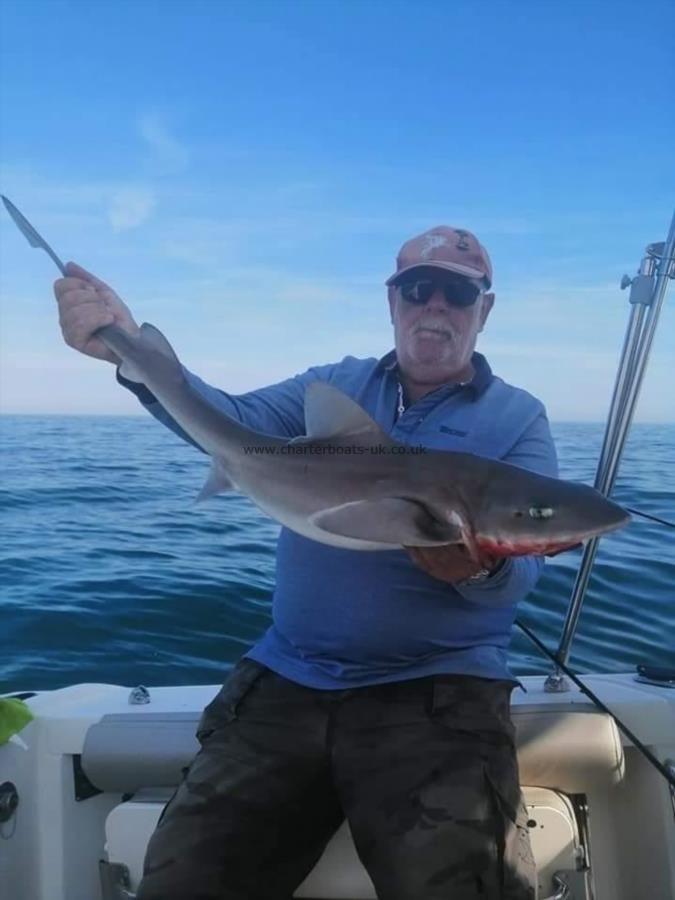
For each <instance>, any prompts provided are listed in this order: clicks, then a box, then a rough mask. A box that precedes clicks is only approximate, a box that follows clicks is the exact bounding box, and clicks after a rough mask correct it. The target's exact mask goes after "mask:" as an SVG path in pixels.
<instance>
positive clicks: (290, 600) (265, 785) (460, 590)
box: [55, 226, 557, 900]
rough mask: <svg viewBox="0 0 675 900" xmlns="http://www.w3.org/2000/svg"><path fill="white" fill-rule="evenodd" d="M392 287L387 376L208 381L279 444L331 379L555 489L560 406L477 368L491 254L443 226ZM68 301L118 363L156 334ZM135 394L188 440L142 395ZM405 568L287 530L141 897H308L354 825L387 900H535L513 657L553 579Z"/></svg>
mask: <svg viewBox="0 0 675 900" xmlns="http://www.w3.org/2000/svg"><path fill="white" fill-rule="evenodd" d="M387 285H388V290H389V307H390V312H391V320H392V323H393V325H394V336H395V350H393V351H392V352H390V353H389V354H387V355H386V356H385V357H384V358H383V359H380V360H377V359H355V358H354V357H346V358H345V359H343V360H342V361H341V362H339V363H335V364H331V365H324V366H318V367H315V368H312V369H309V370H308V371H307V372H305V373H303V374H301V375H297V376H295V377H294V378H290V379H288V380H287V381H283V382H281V383H279V384H276V385H272V386H269V387H266V388H262V389H260V390H256V391H252V392H250V393H247V394H243V395H237V396H233V395H228V394H226V393H223V392H222V391H220V390H217V389H216V388H213V387H210V386H209V385H206V384H205V383H204V382H202V381H201V380H200V379H199V378H197V376H195V375H192V374H191V373H188V377H189V379H190V380H191V383H192V384H193V385H194V386H195V387H196V388H197V389H198V390H199V391H200V392H201V393H202V394H203V395H204V396H206V397H207V398H208V399H209V400H210V401H211V402H213V403H214V404H216V405H217V406H219V407H220V408H221V409H223V410H225V411H226V412H227V413H228V414H230V415H232V416H234V417H235V418H237V419H239V420H240V421H242V422H245V423H246V424H247V425H249V426H251V427H253V428H255V429H257V430H259V431H263V432H268V433H273V434H277V435H287V436H288V437H295V436H298V435H301V434H304V431H305V428H304V415H303V398H304V392H305V388H306V386H307V385H308V384H309V383H311V382H312V381H314V380H317V379H320V380H324V381H329V382H331V383H332V384H334V385H336V386H337V387H338V388H340V389H341V390H343V391H344V392H345V393H347V394H349V395H350V396H352V397H353V398H354V399H355V400H356V401H357V402H358V403H360V404H361V405H362V406H363V407H364V408H365V409H366V410H367V411H368V412H369V413H370V415H371V416H372V417H373V418H374V419H375V420H376V421H377V422H378V423H379V424H380V425H381V426H382V427H383V428H384V429H385V430H386V431H388V432H389V433H390V434H391V435H392V436H393V437H394V438H396V439H397V440H399V441H402V442H408V443H415V444H422V445H425V446H427V447H431V448H436V449H447V450H461V451H463V452H469V453H476V454H480V455H482V456H488V457H492V458H496V459H501V460H505V461H507V462H510V463H512V464H515V465H519V466H523V467H525V468H529V469H532V470H533V471H537V472H541V473H543V474H546V475H555V474H556V471H557V469H556V460H555V451H554V449H553V444H552V440H551V436H550V431H549V427H548V423H547V420H546V414H545V411H544V408H543V406H542V404H541V403H540V402H539V401H538V400H536V399H535V398H534V397H532V396H531V395H529V394H528V393H526V392H525V391H522V390H519V389H517V388H514V387H511V386H510V385H507V384H505V383H504V382H503V381H502V380H501V379H499V378H498V377H496V376H494V375H493V374H492V372H491V370H490V367H489V365H488V363H487V361H486V360H485V358H484V357H483V356H481V355H480V354H479V353H476V352H475V349H474V348H475V344H476V338H477V336H478V334H479V332H480V331H482V329H483V326H484V325H485V322H486V321H487V318H488V315H489V313H490V310H491V308H492V305H493V302H494V295H493V294H492V293H490V288H491V285H492V268H491V264H490V260H489V257H488V254H487V252H486V251H485V249H484V248H483V247H482V245H481V244H480V243H479V242H478V240H477V239H476V238H475V236H474V235H472V234H471V233H470V232H468V231H466V230H463V229H456V228H450V227H447V226H439V227H436V228H433V229H431V230H430V231H427V232H425V233H424V234H422V235H420V236H418V237H415V238H413V239H411V240H409V241H408V242H406V243H405V244H404V245H403V247H402V248H401V251H400V253H399V255H398V258H397V269H396V272H395V273H394V274H393V275H392V276H391V277H390V278H389V279H388V281H387ZM55 292H56V296H57V299H58V301H59V307H60V313H61V324H62V329H63V332H64V336H65V339H66V341H67V342H68V343H69V344H70V345H71V346H74V347H76V348H77V349H79V350H81V351H82V352H85V353H88V354H90V355H92V356H96V357H98V358H101V359H107V360H109V361H110V362H117V360H116V359H115V358H114V355H113V354H112V353H110V351H109V350H108V349H107V348H106V347H105V346H104V345H103V344H102V343H101V342H100V341H98V340H97V339H96V337H95V336H94V332H95V331H96V329H97V328H99V327H100V326H102V325H105V324H109V323H110V322H113V321H114V322H117V324H119V325H120V326H122V327H124V328H127V329H129V330H130V331H134V330H136V329H137V327H138V326H137V325H136V323H135V321H134V319H133V317H132V316H131V314H130V312H129V310H128V309H127V308H126V307H125V306H124V304H123V303H122V301H121V300H120V299H119V297H118V296H117V295H116V294H115V293H114V292H113V291H112V290H111V289H110V288H109V287H108V286H107V285H105V284H104V283H103V282H101V281H99V280H98V279H96V278H95V277H94V276H92V275H90V274H89V273H88V272H86V271H85V270H83V269H81V268H79V267H78V266H75V265H74V264H72V263H71V264H69V268H68V276H67V277H66V278H63V279H59V280H58V281H57V282H56V285H55ZM118 380H119V381H120V383H122V384H123V385H124V386H125V387H128V388H129V389H130V390H132V391H133V392H134V393H135V394H136V395H137V396H138V398H139V399H140V401H141V402H142V403H143V404H144V405H145V406H146V407H147V409H148V410H149V412H151V413H152V414H153V415H154V416H155V417H156V418H157V419H159V420H160V421H161V422H163V423H164V424H165V425H167V426H168V427H169V428H172V429H173V430H174V431H176V432H177V433H178V434H180V435H181V436H182V437H185V438H186V439H187V437H186V435H185V434H184V433H183V432H182V431H181V429H180V428H179V427H178V426H177V425H176V423H175V422H173V420H172V419H171V418H170V416H169V415H168V413H167V412H166V411H165V410H164V409H163V408H162V407H161V405H160V404H159V403H158V402H157V400H156V399H155V397H154V396H153V395H152V394H150V393H149V391H148V390H147V389H146V388H145V387H144V386H143V385H139V384H133V383H131V382H128V381H125V380H124V379H123V378H121V376H119V375H118ZM421 464H423V458H422V462H421ZM407 551H408V552H406V551H404V550H401V551H386V552H378V553H362V552H356V551H350V550H342V549H337V548H334V547H329V546H326V545H323V544H317V543H315V542H313V541H310V540H308V539H306V538H304V537H302V536H300V535H297V534H295V533H294V532H291V531H289V530H287V529H282V531H281V535H280V538H279V543H278V549H277V570H276V588H275V592H274V600H273V622H272V625H271V626H270V627H269V629H268V630H267V631H266V633H265V634H264V635H263V636H262V637H261V639H260V640H259V641H258V642H257V643H256V644H255V645H254V646H253V647H252V648H251V649H250V650H249V651H248V652H247V653H246V654H245V656H244V657H243V658H242V659H241V660H240V661H239V662H238V663H237V665H236V666H235V668H234V670H233V671H232V673H231V674H230V675H229V677H228V679H227V680H226V682H225V685H224V687H223V688H222V690H221V691H220V692H219V694H218V695H217V696H216V698H215V699H214V700H213V701H212V703H210V704H209V706H207V708H206V709H205V711H204V713H203V715H202V719H201V721H200V724H199V728H198V738H199V741H200V743H201V747H202V749H201V750H200V752H199V753H198V754H197V756H196V757H195V759H194V760H193V762H192V764H191V766H190V768H189V770H188V771H187V773H186V776H185V779H184V781H183V783H182V784H181V785H180V786H179V788H178V789H177V791H176V793H175V794H174V796H173V798H172V800H171V801H170V802H169V804H168V805H167V807H166V809H165V810H164V813H163V815H162V819H161V820H160V823H159V825H158V827H157V830H156V831H155V833H154V835H153V836H152V838H151V840H150V844H149V847H148V852H147V857H146V864H145V874H144V878H143V881H142V884H141V886H140V888H139V892H138V897H139V900H160V898H161V900H172V898H176V900H178V898H180V900H190V898H191V900H199V898H202V900H288V898H290V897H291V896H292V895H293V892H294V890H295V888H296V887H297V886H298V885H299V884H300V883H301V882H302V881H303V879H304V878H305V876H306V875H307V874H308V872H309V871H310V870H311V869H312V867H313V866H314V864H315V863H316V861H317V860H318V859H319V857H320V855H321V853H322V851H323V849H324V847H325V846H326V844H327V842H328V840H329V839H330V837H331V836H332V834H333V833H334V832H335V831H336V829H337V828H338V827H339V825H340V823H341V821H342V820H343V819H344V817H345V816H346V817H347V819H348V820H349V824H350V827H351V831H352V835H353V837H354V842H355V845H356V848H357V850H358V853H359V856H360V858H361V860H362V861H363V863H364V865H365V867H366V869H367V870H368V872H369V874H370V876H371V878H372V880H373V883H374V885H375V888H376V891H377V894H378V896H379V897H380V898H382V900H441V898H443V900H479V898H480V900H487V898H494V900H497V898H500V900H506V898H510V900H516V898H517V900H525V898H527V900H531V898H534V896H535V892H536V888H535V882H536V877H535V875H534V866H533V861H532V856H531V852H530V847H529V838H528V834H527V827H526V824H525V817H524V809H523V806H522V802H521V798H520V787H519V781H518V767H517V761H516V755H515V748H514V742H513V739H514V732H513V726H512V724H511V720H510V714H509V700H510V695H511V692H512V690H513V687H514V685H515V683H516V682H515V681H514V679H513V677H512V676H511V674H510V673H509V671H508V668H507V665H506V653H507V646H508V643H509V638H510V631H511V627H512V623H513V619H514V615H515V608H516V604H517V603H518V601H519V600H521V599H522V598H523V597H524V596H525V595H526V594H527V593H528V591H529V590H530V589H531V588H532V586H533V585H534V583H535V581H536V580H537V577H538V575H539V573H540V570H541V563H540V561H539V560H535V559H533V558H519V559H509V560H498V559H494V558H490V557H484V558H483V559H481V560H479V562H478V563H477V562H476V561H475V560H473V559H471V558H469V556H468V555H467V554H466V553H465V552H464V550H463V549H462V548H458V547H454V546H453V547H450V546H448V547H441V548H432V549H428V548H425V549H421V548H407Z"/></svg>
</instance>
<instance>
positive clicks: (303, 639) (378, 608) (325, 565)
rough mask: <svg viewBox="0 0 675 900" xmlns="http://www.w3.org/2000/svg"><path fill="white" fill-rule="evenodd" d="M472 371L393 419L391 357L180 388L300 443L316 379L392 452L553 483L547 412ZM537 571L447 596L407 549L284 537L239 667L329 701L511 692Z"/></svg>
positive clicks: (482, 366) (533, 562)
mask: <svg viewBox="0 0 675 900" xmlns="http://www.w3.org/2000/svg"><path fill="white" fill-rule="evenodd" d="M472 362H473V364H474V370H475V375H474V378H473V379H472V381H470V382H469V383H467V384H465V385H461V386H460V385H445V386H443V387H440V388H438V389H437V390H435V391H433V392H431V393H429V394H427V395H426V396H424V397H422V398H421V399H420V400H418V401H416V402H415V403H413V404H412V405H411V406H409V407H408V408H407V409H406V410H405V412H404V413H403V414H402V415H401V416H400V418H398V419H397V418H396V414H397V405H398V392H397V384H398V377H397V363H396V356H395V352H394V351H392V352H391V353H389V354H387V355H386V356H385V357H383V358H382V359H380V360H377V359H356V358H355V357H352V356H347V357H345V359H343V360H342V361H341V362H338V363H333V364H330V365H325V366H318V367H312V368H311V369H308V370H307V371H306V372H304V373H302V374H300V375H296V376H295V377H293V378H289V379H287V380H286V381H282V382H280V383H279V384H274V385H270V386H269V387H265V388H261V389H259V390H255V391H251V392H250V393H246V394H239V395H232V394H227V393H224V392H223V391H220V390H218V389H217V388H214V387H212V386H210V385H207V384H206V383H205V382H203V381H202V380H201V379H199V378H198V377H197V376H196V375H193V374H192V373H191V372H188V371H187V370H186V376H187V377H188V379H189V381H190V382H191V384H192V385H193V386H194V388H195V389H196V390H198V391H199V393H200V394H202V395H203V396H204V397H206V398H207V399H208V400H209V401H210V402H211V403H213V404H214V405H215V406H217V407H218V408H220V409H222V410H223V411H224V412H226V413H227V414H228V415H230V416H233V417H234V418H235V419H238V420H239V421H241V422H243V423H245V424H246V425H247V426H248V427H250V428H253V429H256V430H258V431H261V432H264V433H267V434H275V435H283V436H286V437H288V438H292V437H296V436H298V435H302V434H305V422H304V393H305V388H306V386H307V385H308V384H309V383H310V382H312V381H315V380H321V381H327V382H330V383H331V384H333V385H335V386H336V387H338V388H339V389H340V390H342V391H344V393H346V394H348V395H349V396H350V397H352V398H353V399H354V400H356V402H357V403H359V404H360V405H361V406H362V407H363V408H364V409H365V410H366V411H367V412H368V413H369V414H370V415H371V416H372V418H373V419H375V421H376V422H377V423H378V424H379V425H380V426H381V427H382V428H383V429H384V431H386V432H388V433H389V434H390V435H391V436H392V437H393V438H395V439H396V440H398V441H401V442H403V443H410V444H415V445H419V444H421V445H423V446H426V447H429V448H433V449H440V450H456V451H462V452H465V453H475V454H478V455H480V456H485V457H489V458H491V459H500V460H504V461H505V462H508V463H511V464H512V465H517V466H522V467H523V468H526V469H530V470H532V471H534V472H539V473H541V474H544V475H550V476H557V471H558V469H557V461H556V454H555V449H554V446H553V440H552V438H551V433H550V429H549V425H548V420H547V418H546V412H545V410H544V407H543V405H542V404H541V402H540V401H539V400H537V399H536V398H535V397H533V396H532V395H531V394H529V393H527V392H526V391H524V390H521V389H519V388H515V387H512V386H511V385H509V384H506V383H505V382H504V381H502V379H501V378H498V377H496V376H495V375H493V373H492V371H491V370H490V366H489V365H488V363H487V360H486V359H485V358H484V357H483V356H482V355H481V354H479V353H474V355H473V359H472ZM118 380H119V381H120V382H121V383H122V384H123V385H124V386H126V387H128V388H130V389H131V390H133V391H134V393H136V394H137V396H138V397H139V399H140V400H141V402H142V403H143V404H144V405H145V406H146V407H147V409H148V410H149V412H151V413H152V415H153V416H155V418H157V419H158V420H159V421H160V422H162V423H163V424H164V425H166V426H168V427H169V428H171V429H172V430H173V431H175V432H176V433H177V434H178V435H180V436H181V437H182V438H184V439H185V440H188V441H190V443H194V442H193V441H191V440H190V438H188V436H187V435H186V434H185V433H184V432H183V430H182V429H181V428H180V426H178V425H177V424H176V423H175V422H174V421H173V419H172V418H171V417H170V416H169V414H168V413H167V412H166V410H165V409H164V408H163V407H162V406H161V405H160V404H159V403H158V402H157V400H156V399H155V398H154V396H153V395H152V394H151V393H150V392H149V391H148V390H147V389H146V388H145V387H143V386H142V385H136V384H132V383H131V382H128V381H126V380H124V379H122V378H121V377H120V376H118ZM420 460H421V464H423V460H424V457H423V456H422V457H420ZM542 567H543V560H542V559H541V558H535V557H519V558H516V559H510V560H508V561H507V562H506V564H505V565H504V566H503V567H502V568H501V569H500V570H499V571H498V572H497V573H496V574H495V575H494V576H493V577H492V578H490V579H488V580H487V581H484V582H482V583H478V584H470V583H467V582H464V583H459V584H454V585H451V584H447V583H446V582H442V581H439V580H438V579H435V578H432V577H431V576H430V575H427V574H426V573H425V572H424V571H422V569H420V568H419V567H418V566H417V565H416V564H415V563H414V562H413V561H412V560H411V559H410V557H409V556H408V554H407V552H406V551H404V550H392V551H376V552H362V551H354V550H343V549H339V548H336V547H329V546H327V545H325V544H320V543H317V542H316V541H311V540H308V539H307V538H304V537H302V536H300V535H298V534H295V532H293V531H290V530H289V529H287V528H282V529H281V533H280V535H279V542H278V546H277V558H276V586H275V589H274V596H273V603H272V625H271V626H270V627H269V628H268V630H267V631H266V632H265V634H264V635H263V636H262V637H261V638H260V640H259V641H258V642H257V643H256V644H255V645H254V646H253V647H252V648H251V649H250V650H249V651H248V653H246V654H245V655H246V656H248V657H249V658H251V659H255V660H257V661H258V662H261V663H263V664H264V665H266V666H268V667H269V668H270V669H273V670H274V671H275V672H278V673H279V674H280V675H283V676H284V677H286V678H289V679H291V680H293V681H295V682H298V683H299V684H303V685H306V686H308V687H315V688H326V689H344V688H350V687H361V686H365V685H369V684H377V683H383V682H389V681H399V680H405V679H410V678H420V677H422V676H426V675H435V674H442V673H456V674H466V675H476V676H479V677H482V678H506V679H512V676H511V674H510V672H509V670H508V667H507V648H508V645H509V641H510V635H511V628H512V626H513V620H514V618H515V613H516V605H517V603H518V602H519V601H520V600H522V599H523V597H525V595H526V594H527V593H528V592H529V591H530V590H531V589H532V587H533V586H534V584H535V583H536V581H537V579H538V577H539V575H540V573H541V570H542Z"/></svg>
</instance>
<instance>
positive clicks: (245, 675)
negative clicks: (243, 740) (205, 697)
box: [196, 657, 270, 744]
mask: <svg viewBox="0 0 675 900" xmlns="http://www.w3.org/2000/svg"><path fill="white" fill-rule="evenodd" d="M269 671H270V670H269V669H268V668H267V667H266V666H263V665H262V663H259V662H256V661H255V660H254V659H247V658H246V657H244V658H243V659H240V660H239V662H238V663H237V664H236V665H235V667H234V668H233V669H232V671H231V672H230V674H229V675H228V677H227V679H226V681H225V683H224V684H223V686H222V688H221V689H220V690H219V691H218V693H217V694H216V696H215V697H214V698H213V700H212V701H211V702H210V703H209V704H208V706H206V707H205V709H204V712H203V713H202V715H201V718H200V720H199V723H198V725H197V732H196V734H197V740H198V741H199V742H200V744H201V743H203V742H204V741H205V740H206V739H207V738H209V737H210V736H211V735H212V734H213V733H214V732H215V731H216V730H217V729H218V728H220V727H222V726H223V725H226V724H227V723H228V722H232V721H234V720H235V719H236V718H237V716H238V714H239V712H240V710H241V708H242V705H243V703H244V700H245V699H246V697H247V696H248V695H249V694H250V692H251V691H252V689H253V687H254V686H255V685H256V684H257V683H258V682H259V681H260V680H261V678H262V677H263V676H264V675H265V674H266V673H267V672H269Z"/></svg>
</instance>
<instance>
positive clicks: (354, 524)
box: [310, 497, 462, 547]
mask: <svg viewBox="0 0 675 900" xmlns="http://www.w3.org/2000/svg"><path fill="white" fill-rule="evenodd" d="M310 522H311V523H312V524H313V525H315V526H316V527H317V528H320V529H322V530H323V531H327V532H329V533H330V534H339V535H342V536H343V537H350V538H358V539H361V540H364V541H373V542H377V543H382V544H399V545H400V546H404V547H437V546H440V545H442V544H457V543H460V542H461V541H462V530H461V528H460V527H459V526H458V525H453V524H452V523H451V522H441V521H439V520H438V519H436V518H434V517H433V516H432V515H431V513H430V512H429V511H428V510H427V509H426V507H425V506H423V505H422V504H421V503H416V502H415V501H414V500H406V499H405V498H403V497H387V498H384V499H382V500H357V501H355V502H353V503H345V504H343V505H342V506H334V507H332V508H331V509H322V510H320V511H319V512H318V513H315V514H314V515H313V516H311V517H310Z"/></svg>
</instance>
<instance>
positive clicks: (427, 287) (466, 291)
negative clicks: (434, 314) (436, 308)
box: [397, 278, 482, 306]
mask: <svg viewBox="0 0 675 900" xmlns="http://www.w3.org/2000/svg"><path fill="white" fill-rule="evenodd" d="M397 287H398V289H399V291H400V292H401V296H402V297H403V299H404V300H406V301H407V302H408V303H414V304H415V305H416V306H424V304H425V303H428V302H429V300H431V298H432V297H433V295H434V293H435V292H436V291H442V292H443V296H444V297H445V299H446V302H447V303H449V304H450V305H451V306H473V304H474V303H475V302H476V300H477V299H478V296H479V294H481V293H482V290H481V288H479V287H478V286H477V285H475V284H473V283H472V282H470V281H469V280H468V279H466V278H453V279H444V280H443V281H440V280H439V281H437V280H435V279H433V278H416V279H415V280H414V281H412V280H411V281H402V282H401V283H400V284H398V285H397Z"/></svg>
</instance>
